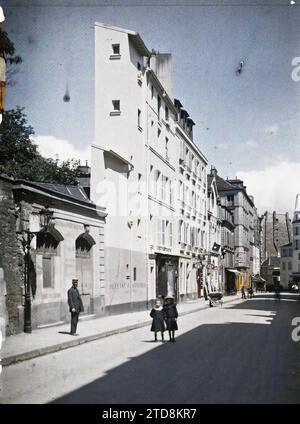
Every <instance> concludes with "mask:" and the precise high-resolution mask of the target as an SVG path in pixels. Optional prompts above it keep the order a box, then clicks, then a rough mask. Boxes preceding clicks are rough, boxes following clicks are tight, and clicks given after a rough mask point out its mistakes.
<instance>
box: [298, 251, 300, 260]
mask: <svg viewBox="0 0 300 424" xmlns="http://www.w3.org/2000/svg"><path fill="white" fill-rule="evenodd" d="M298 260H299V261H300V253H298Z"/></svg>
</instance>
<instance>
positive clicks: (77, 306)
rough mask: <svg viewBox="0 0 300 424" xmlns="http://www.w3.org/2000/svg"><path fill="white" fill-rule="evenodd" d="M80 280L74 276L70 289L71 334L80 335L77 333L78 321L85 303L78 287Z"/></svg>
mask: <svg viewBox="0 0 300 424" xmlns="http://www.w3.org/2000/svg"><path fill="white" fill-rule="evenodd" d="M77 287H78V280H77V279H75V278H73V280H72V287H71V288H70V289H69V290H68V304H69V308H70V312H71V335H72V336H78V335H79V334H77V333H76V329H77V323H78V318H79V314H80V312H83V311H84V309H83V304H82V300H81V297H80V294H79V291H78V289H77Z"/></svg>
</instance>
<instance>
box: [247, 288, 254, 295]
mask: <svg viewBox="0 0 300 424" xmlns="http://www.w3.org/2000/svg"><path fill="white" fill-rule="evenodd" d="M248 297H254V293H253V288H252V287H249V289H248Z"/></svg>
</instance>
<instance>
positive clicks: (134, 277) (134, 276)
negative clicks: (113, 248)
mask: <svg viewBox="0 0 300 424" xmlns="http://www.w3.org/2000/svg"><path fill="white" fill-rule="evenodd" d="M133 281H136V268H135V267H134V268H133Z"/></svg>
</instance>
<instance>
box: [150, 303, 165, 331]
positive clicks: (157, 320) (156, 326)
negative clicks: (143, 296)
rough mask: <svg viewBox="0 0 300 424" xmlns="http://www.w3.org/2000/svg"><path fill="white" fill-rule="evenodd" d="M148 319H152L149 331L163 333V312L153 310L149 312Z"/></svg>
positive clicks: (161, 310)
mask: <svg viewBox="0 0 300 424" xmlns="http://www.w3.org/2000/svg"><path fill="white" fill-rule="evenodd" d="M150 317H152V318H153V320H152V326H151V331H155V332H158V331H161V332H163V331H165V329H166V326H165V319H164V310H163V309H156V308H153V309H152V310H151V312H150Z"/></svg>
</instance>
